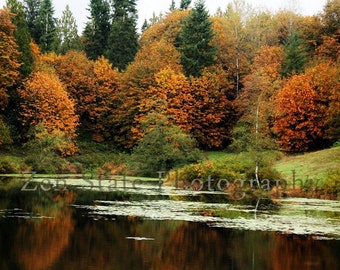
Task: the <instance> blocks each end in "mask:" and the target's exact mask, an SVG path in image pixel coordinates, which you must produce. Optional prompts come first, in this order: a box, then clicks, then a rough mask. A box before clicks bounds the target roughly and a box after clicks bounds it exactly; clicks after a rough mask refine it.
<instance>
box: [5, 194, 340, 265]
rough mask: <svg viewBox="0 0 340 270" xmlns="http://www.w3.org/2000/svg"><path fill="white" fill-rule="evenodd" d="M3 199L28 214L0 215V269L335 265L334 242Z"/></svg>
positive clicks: (26, 197) (33, 199) (53, 197)
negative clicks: (16, 215)
mask: <svg viewBox="0 0 340 270" xmlns="http://www.w3.org/2000/svg"><path fill="white" fill-rule="evenodd" d="M4 194H5V193H3V192H0V195H1V197H0V206H1V208H2V209H15V208H21V209H23V211H26V213H31V214H29V215H27V216H25V217H24V218H23V217H11V218H10V217H9V216H7V217H6V213H5V212H6V211H4V210H3V218H0V268H1V269H25V270H33V269H34V270H40V269H58V270H59V269H103V270H105V269H115V270H120V269H124V270H125V269H134V270H138V269H154V270H158V269H162V270H163V269H167V270H172V269H198V270H199V269H204V270H210V269H292V270H294V269H307V270H308V269H318V270H319V269H336V267H337V266H338V265H339V258H338V255H337V252H338V251H339V250H340V243H339V241H331V240H327V241H316V240H315V239H313V238H311V237H305V236H293V235H284V234H279V233H275V232H255V231H246V230H238V229H225V228H212V227H209V224H205V223H197V222H184V221H171V220H166V221H160V220H150V219H142V218H140V217H133V216H129V217H120V216H113V215H107V216H105V215H102V214H100V213H95V212H94V213H90V212H89V210H87V209H83V208H82V209H78V208H74V207H72V204H73V203H74V201H75V200H76V199H77V198H76V196H75V193H74V192H72V191H67V192H49V193H44V194H35V193H24V194H23V193H18V194H15V193H13V192H7V191H6V194H7V195H6V196H5V195H4ZM105 196H107V195H105ZM92 197H93V196H92V195H91V198H92ZM83 199H84V198H81V200H83ZM91 200H92V199H91ZM78 202H79V201H78ZM138 237H140V238H138ZM138 239H139V240H142V241H138Z"/></svg>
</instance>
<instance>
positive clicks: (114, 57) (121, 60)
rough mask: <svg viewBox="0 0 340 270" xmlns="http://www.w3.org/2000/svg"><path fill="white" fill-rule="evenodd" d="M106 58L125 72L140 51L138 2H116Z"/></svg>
mask: <svg viewBox="0 0 340 270" xmlns="http://www.w3.org/2000/svg"><path fill="white" fill-rule="evenodd" d="M112 9H113V15H112V25H111V29H110V34H109V37H108V46H107V48H106V51H105V56H106V57H107V58H108V59H109V60H110V62H111V63H112V64H113V66H115V67H118V69H119V70H124V69H125V68H126V66H127V65H128V64H129V63H130V62H132V61H133V59H134V57H135V55H136V53H137V50H138V35H137V30H136V25H137V19H138V15H137V10H136V0H115V1H113V4H112Z"/></svg>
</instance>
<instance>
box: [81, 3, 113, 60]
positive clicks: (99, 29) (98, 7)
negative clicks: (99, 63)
mask: <svg viewBox="0 0 340 270" xmlns="http://www.w3.org/2000/svg"><path fill="white" fill-rule="evenodd" d="M89 11H90V14H91V16H90V17H89V20H90V21H89V22H88V23H87V24H86V26H85V30H84V33H83V35H84V37H85V44H84V45H85V52H86V55H87V57H88V58H90V59H92V60H96V59H97V58H98V57H99V56H102V55H104V53H105V50H106V47H107V38H108V36H109V33H110V28H111V23H110V5H109V3H108V1H106V0H91V2H90V8H89Z"/></svg>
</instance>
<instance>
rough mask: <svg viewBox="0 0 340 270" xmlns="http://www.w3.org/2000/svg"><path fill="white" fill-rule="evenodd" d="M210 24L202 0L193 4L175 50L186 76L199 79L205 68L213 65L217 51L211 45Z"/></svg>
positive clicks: (211, 32) (212, 34)
mask: <svg viewBox="0 0 340 270" xmlns="http://www.w3.org/2000/svg"><path fill="white" fill-rule="evenodd" d="M213 37H214V33H213V31H212V22H211V20H210V18H209V14H208V12H207V10H206V8H205V6H204V1H203V0H198V1H197V2H196V3H195V6H194V8H193V9H192V11H191V13H190V15H189V16H188V17H187V19H186V20H185V23H184V25H183V27H182V29H181V32H180V33H179V36H178V40H177V42H176V43H177V44H176V45H177V48H178V51H179V52H180V53H181V64H182V65H183V68H184V70H185V74H186V75H187V76H191V75H192V76H194V77H199V76H201V75H202V71H203V69H204V68H205V67H208V66H211V65H212V64H214V63H215V57H216V53H217V49H216V47H215V46H213V45H212V44H211V42H212V39H213Z"/></svg>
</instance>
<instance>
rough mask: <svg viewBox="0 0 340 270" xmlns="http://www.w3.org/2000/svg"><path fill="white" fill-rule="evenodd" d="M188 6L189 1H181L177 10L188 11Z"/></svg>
mask: <svg viewBox="0 0 340 270" xmlns="http://www.w3.org/2000/svg"><path fill="white" fill-rule="evenodd" d="M190 4H191V0H181V3H180V5H179V8H180V9H188V8H189V6H190Z"/></svg>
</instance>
